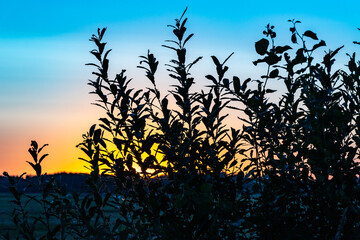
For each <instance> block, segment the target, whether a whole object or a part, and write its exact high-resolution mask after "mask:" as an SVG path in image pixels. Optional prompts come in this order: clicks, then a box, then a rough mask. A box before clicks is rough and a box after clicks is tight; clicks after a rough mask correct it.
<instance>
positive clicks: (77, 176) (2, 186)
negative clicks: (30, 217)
mask: <svg viewBox="0 0 360 240" xmlns="http://www.w3.org/2000/svg"><path fill="white" fill-rule="evenodd" d="M88 176H89V175H88V174H84V173H56V174H50V175H45V176H44V177H45V181H47V180H50V179H51V178H55V182H57V184H58V185H60V186H62V185H65V186H66V187H67V191H68V192H79V191H84V190H85V191H86V190H87V189H88V185H87V184H86V179H87V178H88ZM36 181H37V177H36V176H26V177H24V178H22V180H20V182H19V185H18V188H19V190H20V189H22V190H23V191H26V192H27V193H38V192H40V189H39V188H38V185H37V184H33V186H31V187H27V186H28V185H29V182H32V183H35V182H36ZM9 186H10V183H9V181H8V179H7V178H6V177H4V176H0V193H8V192H10V191H9Z"/></svg>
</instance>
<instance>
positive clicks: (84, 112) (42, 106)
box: [0, 0, 360, 174]
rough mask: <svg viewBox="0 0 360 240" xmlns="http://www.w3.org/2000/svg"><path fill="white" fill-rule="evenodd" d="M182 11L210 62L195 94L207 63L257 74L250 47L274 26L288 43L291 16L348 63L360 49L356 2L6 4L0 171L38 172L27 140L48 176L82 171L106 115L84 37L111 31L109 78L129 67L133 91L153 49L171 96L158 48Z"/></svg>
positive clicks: (2, 5) (194, 46) (0, 67)
mask: <svg viewBox="0 0 360 240" xmlns="http://www.w3.org/2000/svg"><path fill="white" fill-rule="evenodd" d="M284 2H285V1H284ZM186 6H188V7H189V9H188V11H187V14H186V17H188V18H189V21H188V29H189V30H188V31H189V32H193V33H195V37H194V38H193V40H192V41H191V42H189V45H188V51H190V53H189V54H190V55H189V58H190V59H195V58H196V57H197V56H203V57H204V60H203V61H201V62H200V63H199V64H198V66H197V67H196V69H195V71H194V75H195V77H196V81H197V84H198V86H197V88H198V89H201V88H202V86H203V85H205V84H206V82H205V78H204V76H205V75H206V74H208V73H214V72H215V70H214V67H213V64H212V62H211V59H210V56H211V55H216V56H218V57H219V58H220V59H222V60H224V59H225V58H226V57H227V56H228V55H229V54H230V53H231V52H233V51H234V52H235V55H234V56H233V57H232V58H231V59H230V61H229V62H228V65H229V66H230V69H231V70H230V72H229V75H228V76H229V77H231V76H232V74H236V75H238V76H240V78H242V79H243V78H245V77H248V76H250V77H254V76H260V75H261V74H262V73H259V72H258V71H259V69H258V68H255V67H254V66H253V65H252V61H253V60H256V54H255V50H254V42H255V41H257V40H259V39H260V38H262V31H263V30H264V26H265V25H266V24H268V23H271V24H273V25H275V26H276V28H275V30H276V31H277V32H278V36H279V39H278V40H277V41H278V43H279V44H280V43H283V44H285V43H286V44H289V43H290V32H289V27H290V25H289V23H288V22H287V20H288V19H293V18H295V19H298V20H301V21H302V22H303V23H302V24H301V25H299V29H302V30H303V31H305V30H308V29H311V30H313V31H314V32H316V33H317V34H318V36H319V38H320V39H324V40H325V41H326V43H327V47H326V48H324V50H325V49H329V48H330V49H335V48H337V47H339V46H341V45H342V44H344V45H345V50H344V51H342V52H341V54H340V55H339V58H338V60H339V62H340V63H341V64H342V65H343V64H345V63H346V61H345V60H346V55H345V53H346V52H353V51H357V52H359V48H356V46H354V45H353V44H352V41H354V40H357V41H360V31H358V30H357V27H360V18H359V12H358V10H359V9H360V2H359V1H286V3H281V1H279V2H277V1H263V0H258V1H227V0H222V1H178V2H175V1H173V2H171V1H121V0H117V1H106V0H102V1H92V0H88V1H74V0H71V1H70V0H62V1H48V0H46V1H45V0H38V1H36V0H34V1H26V0H23V1H20V0H1V1H0V9H1V14H0V172H1V173H2V172H3V171H5V170H6V171H8V172H9V173H10V174H20V173H22V172H24V171H25V172H28V173H31V174H32V173H33V172H32V170H31V168H30V166H28V165H27V163H26V162H25V161H27V160H30V155H29V154H28V152H27V149H28V148H29V145H30V141H31V140H37V141H38V143H39V144H40V145H42V144H44V143H48V144H49V147H47V149H46V152H47V153H49V154H50V156H49V157H48V158H47V159H46V160H45V161H44V167H45V172H48V173H53V172H60V171H71V172H84V171H86V169H85V168H84V167H83V165H84V162H81V161H80V160H77V158H78V157H79V156H80V154H81V152H80V150H79V149H77V148H75V146H76V144H78V143H79V142H80V141H81V139H82V138H81V136H82V134H83V133H85V132H86V131H87V130H88V129H89V127H90V126H91V125H92V124H93V123H98V121H97V119H98V118H100V117H101V116H102V111H101V110H100V109H98V108H97V107H95V106H93V105H91V104H90V103H91V102H93V101H94V98H93V97H92V96H91V95H89V94H88V92H89V91H91V88H90V87H89V86H87V81H88V79H89V78H92V76H91V71H92V70H93V69H92V68H91V67H88V66H85V63H88V62H92V61H93V60H94V59H93V58H92V56H91V55H90V54H89V51H90V50H91V49H93V46H92V44H91V42H89V41H88V39H89V38H90V37H91V35H92V34H93V33H95V31H96V29H97V28H98V27H107V28H108V31H107V34H106V36H105V39H106V41H107V42H108V47H110V48H112V49H113V52H112V53H111V54H110V62H111V67H110V72H111V73H112V74H115V73H116V72H120V71H121V69H127V74H128V76H129V77H132V78H134V79H135V80H134V82H135V84H137V86H144V81H145V80H144V77H143V74H142V73H143V72H142V71H141V70H139V69H137V68H136V66H137V65H138V63H139V58H138V56H139V55H144V54H146V52H147V49H150V50H151V51H152V52H154V54H155V55H156V56H157V58H158V60H159V61H160V64H162V65H161V69H160V70H159V71H160V72H159V74H158V81H159V84H160V86H162V87H163V88H164V89H165V88H166V86H168V85H169V84H171V82H170V79H169V78H168V77H167V74H166V71H165V67H164V64H165V63H167V61H168V60H169V56H170V57H172V55H169V54H172V53H171V52H169V50H168V49H165V48H162V47H161V45H162V44H164V40H165V39H169V38H170V37H172V36H171V32H170V31H169V30H170V29H169V28H167V27H166V25H167V24H172V23H173V19H174V18H177V17H180V15H181V13H182V12H183V10H184V9H185V7H186ZM321 51H323V50H321ZM342 60H343V61H342ZM256 69H257V70H256Z"/></svg>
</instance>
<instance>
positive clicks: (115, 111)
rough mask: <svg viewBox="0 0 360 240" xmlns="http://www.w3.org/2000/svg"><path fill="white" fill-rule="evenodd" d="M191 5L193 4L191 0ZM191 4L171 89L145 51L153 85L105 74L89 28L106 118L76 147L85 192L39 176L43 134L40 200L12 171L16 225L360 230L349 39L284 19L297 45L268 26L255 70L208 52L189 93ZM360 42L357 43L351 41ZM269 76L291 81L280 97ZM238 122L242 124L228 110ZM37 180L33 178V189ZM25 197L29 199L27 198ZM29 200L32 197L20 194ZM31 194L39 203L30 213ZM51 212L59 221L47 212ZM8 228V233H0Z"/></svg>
mask: <svg viewBox="0 0 360 240" xmlns="http://www.w3.org/2000/svg"><path fill="white" fill-rule="evenodd" d="M185 12H186V10H185ZM185 12H184V13H183V14H182V16H181V17H180V18H179V19H176V20H175V24H174V25H169V27H170V28H171V30H172V32H173V34H174V39H172V40H167V41H166V45H163V46H164V47H166V48H168V49H169V50H170V51H172V52H173V53H174V56H175V58H174V59H172V60H170V62H169V64H165V66H166V67H167V69H168V71H169V76H170V78H171V79H173V81H174V84H173V85H172V87H173V88H172V90H170V91H169V92H167V93H166V95H163V93H162V92H161V91H160V90H159V89H158V87H157V84H156V72H157V69H158V67H159V66H160V65H159V62H158V61H157V59H156V58H155V56H154V54H153V53H151V52H150V51H148V52H147V54H146V55H144V56H141V57H140V58H141V61H140V65H139V66H138V67H139V68H142V69H144V71H145V74H146V77H147V79H148V80H149V81H150V83H151V84H152V87H150V88H146V89H134V88H131V81H132V79H128V78H127V76H126V75H125V73H126V72H125V70H122V71H121V72H120V73H119V74H117V75H116V76H115V77H114V78H111V77H110V76H109V74H108V69H109V59H108V54H109V53H110V51H111V50H106V44H107V43H106V42H104V41H103V38H104V34H105V31H106V29H105V28H104V29H98V32H97V34H95V35H93V36H92V37H91V39H90V41H92V42H93V43H94V44H95V46H96V49H94V50H92V51H91V52H90V53H91V54H93V55H94V56H95V57H96V59H97V63H90V64H88V65H91V66H94V67H95V68H96V71H95V72H93V74H94V76H95V79H94V80H91V81H90V82H89V85H91V86H92V87H93V92H92V94H95V95H96V96H97V97H98V100H97V102H96V103H95V105H97V106H99V107H101V108H102V109H104V111H105V113H106V116H107V117H106V118H100V119H99V120H100V124H99V126H98V127H97V126H96V125H93V126H91V128H90V130H89V132H88V133H86V134H84V135H83V142H82V143H80V144H79V145H78V147H79V148H80V149H81V150H82V151H83V152H84V153H85V154H86V158H83V159H82V160H84V161H86V162H87V163H88V165H89V168H90V170H91V174H90V175H89V177H88V178H87V181H86V183H87V186H88V188H87V189H88V190H87V191H84V192H83V193H82V194H80V193H76V192H75V193H71V194H69V193H68V191H67V189H66V187H65V185H62V186H61V184H57V181H56V180H54V179H53V178H52V179H46V180H45V179H44V175H43V174H42V169H41V161H42V160H43V159H44V158H45V157H46V156H47V155H46V154H45V155H43V156H42V157H39V153H40V151H41V149H42V148H40V149H39V148H38V145H37V143H36V142H35V141H33V142H32V143H31V148H30V149H29V152H30V154H31V155H32V157H33V159H34V161H33V162H29V164H30V165H31V166H32V167H33V168H34V170H35V172H36V175H37V183H36V184H37V185H38V187H39V188H40V189H41V190H42V197H41V198H40V199H38V198H35V197H32V196H30V195H27V194H26V190H21V189H18V188H17V184H18V179H15V178H13V177H11V176H9V175H8V174H5V175H6V176H7V177H8V179H9V182H10V184H11V186H10V190H11V192H12V194H13V195H14V199H15V200H14V203H15V205H16V207H15V210H14V212H13V214H12V218H13V221H14V224H15V225H16V227H17V228H18V229H19V232H18V233H19V236H20V237H21V238H25V239H37V238H39V237H38V236H37V235H36V232H35V228H36V225H37V224H42V225H44V226H46V229H47V230H46V234H45V235H43V236H40V239H68V238H75V239H357V238H359V237H360V232H359V223H360V219H359V200H360V198H359V180H358V179H359V164H358V158H359V145H360V138H359V136H360V129H359V127H358V126H360V116H359V112H360V107H359V106H360V63H359V61H357V60H356V58H355V53H353V54H351V55H348V56H349V62H348V63H347V65H346V67H347V69H346V70H342V69H333V65H334V62H335V57H336V55H337V54H338V53H339V52H340V51H341V49H342V47H339V48H337V49H335V50H334V51H331V50H329V51H328V52H325V54H324V56H323V58H322V61H320V62H316V61H315V60H314V57H313V54H314V52H316V51H317V50H318V49H319V48H323V47H325V46H326V43H325V41H323V40H319V37H318V36H317V34H316V33H314V32H312V31H310V30H307V31H305V32H304V33H301V32H300V31H299V30H298V28H297V26H298V24H299V23H300V22H299V21H296V20H289V22H290V24H291V27H290V33H291V37H290V41H291V44H290V45H284V46H277V45H276V37H277V34H276V32H275V30H274V26H271V25H267V26H266V29H265V31H264V32H263V33H264V38H262V39H261V40H259V41H257V42H256V43H255V50H256V52H257V53H258V54H259V55H260V58H259V59H257V60H255V61H254V62H253V63H254V64H255V65H258V64H259V65H260V64H261V65H265V66H266V69H267V70H266V74H265V75H263V76H261V77H260V79H246V80H243V81H242V80H240V78H239V77H237V76H233V77H232V81H230V80H229V78H227V77H226V72H227V71H228V67H227V66H226V65H225V64H226V62H227V61H228V60H229V58H230V57H231V56H232V54H230V55H229V57H228V58H226V59H225V60H224V61H220V60H219V59H218V58H216V57H215V56H212V60H213V62H214V65H215V68H216V75H215V76H213V75H206V76H205V77H206V79H207V80H208V81H209V84H208V86H207V91H201V92H192V91H191V89H192V86H193V85H194V83H195V80H194V78H193V77H192V76H191V69H192V67H193V66H194V65H195V64H196V63H197V62H198V61H200V60H201V57H199V58H196V59H194V60H192V61H189V60H188V59H187V48H185V46H187V44H188V42H189V40H190V39H191V38H192V37H193V36H194V35H193V34H187V28H186V22H187V18H185V17H184V15H185ZM355 43H356V44H358V43H357V42H355ZM269 81H279V83H280V82H282V83H283V84H284V85H285V87H286V90H285V91H284V92H282V93H281V96H279V100H278V102H274V101H271V100H270V99H271V98H270V96H271V95H272V94H273V93H274V92H276V90H275V89H270V88H268V87H267V85H268V84H267V83H268V82H269ZM229 113H232V114H237V116H238V118H239V120H240V121H241V122H242V125H241V126H238V127H236V128H233V127H229V126H228V125H227V124H225V122H226V118H227V117H228V114H229ZM33 184H35V183H33V182H32V183H29V186H31V185H33ZM25 199H26V200H25ZM24 200H25V201H26V202H25V203H24V202H23V201H24ZM28 201H35V202H37V203H38V204H39V205H40V206H41V207H42V209H43V212H44V214H43V215H42V216H37V217H35V218H34V221H30V218H29V217H28V215H27V212H26V205H27V202H28ZM51 218H54V219H56V224H51V222H50V219H51ZM3 236H4V238H7V239H10V237H8V236H7V235H6V234H3Z"/></svg>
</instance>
